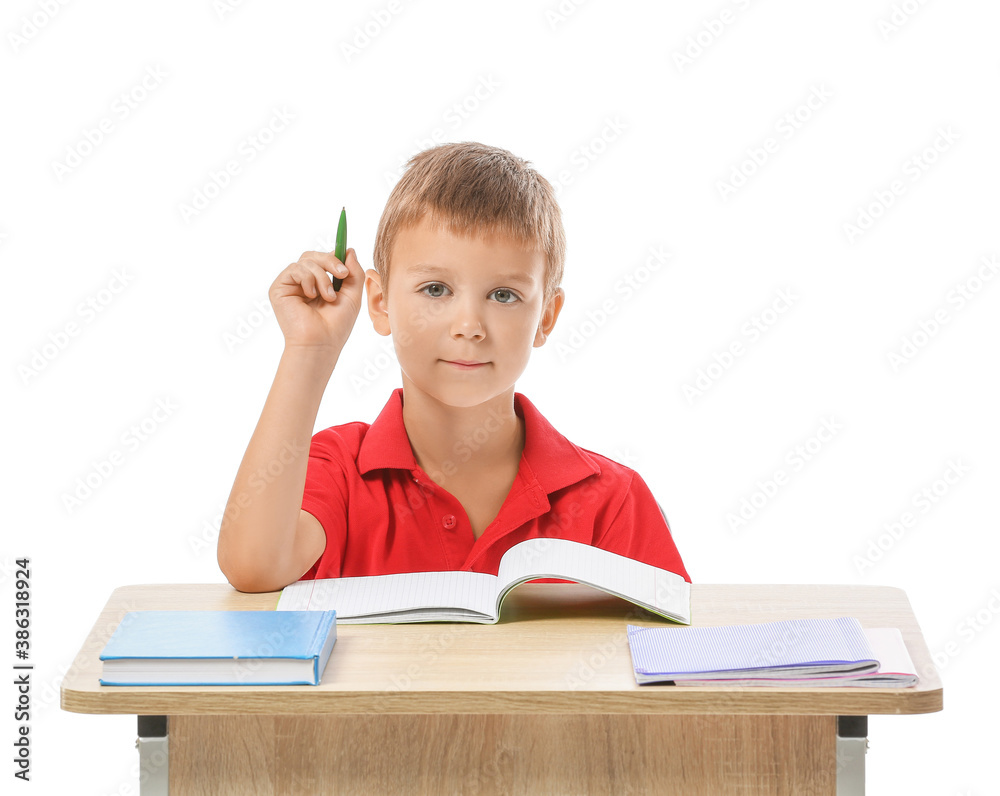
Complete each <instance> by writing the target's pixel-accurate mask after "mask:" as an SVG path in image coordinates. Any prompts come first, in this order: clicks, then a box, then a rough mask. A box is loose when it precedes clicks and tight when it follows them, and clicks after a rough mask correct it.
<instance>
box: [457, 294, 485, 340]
mask: <svg viewBox="0 0 1000 796" xmlns="http://www.w3.org/2000/svg"><path fill="white" fill-rule="evenodd" d="M451 333H452V336H454V337H478V338H482V337H485V336H486V330H485V329H484V328H483V322H482V318H480V316H479V313H478V312H477V311H476V308H475V307H473V306H471V304H470V303H469V302H467V301H460V302H456V306H455V314H454V316H453V317H452V319H451Z"/></svg>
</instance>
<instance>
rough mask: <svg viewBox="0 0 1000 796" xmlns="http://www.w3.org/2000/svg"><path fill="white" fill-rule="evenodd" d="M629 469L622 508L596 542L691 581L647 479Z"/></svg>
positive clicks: (604, 547)
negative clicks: (644, 479) (629, 476)
mask: <svg viewBox="0 0 1000 796" xmlns="http://www.w3.org/2000/svg"><path fill="white" fill-rule="evenodd" d="M631 473H632V478H631V480H630V481H629V485H628V488H627V489H626V490H625V497H624V499H623V500H622V504H621V508H619V510H618V513H617V514H616V515H615V517H614V519H613V520H612V521H611V524H610V525H609V526H608V528H607V530H606V531H605V532H604V533H603V534H602V535H601V537H600V538H599V539H598V541H597V543H596V546H597V547H600V548H601V549H603V550H607V551H609V552H611V553H617V554H618V555H622V556H627V557H629V558H634V559H636V560H638V561H644V562H646V563H647V564H652V565H653V566H654V567H660V568H661V569H666V570H669V571H670V572H675V573H677V574H678V575H680V576H681V577H683V578H684V580H686V581H688V583H690V582H691V578H690V576H689V575H688V573H687V569H686V568H685V567H684V562H683V561H682V560H681V556H680V553H679V552H678V551H677V546H676V545H675V544H674V539H673V535H672V534H671V532H670V527H669V526H668V525H667V518H666V515H665V514H664V513H663V510H662V509H661V508H660V504H659V503H657V501H656V498H655V497H653V493H652V492H651V491H650V489H649V487H648V486H647V485H646V482H645V481H643V480H642V478H641V476H640V475H639V474H638V473H636V472H635V471H631Z"/></svg>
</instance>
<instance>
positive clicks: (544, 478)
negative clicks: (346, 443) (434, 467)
mask: <svg viewBox="0 0 1000 796" xmlns="http://www.w3.org/2000/svg"><path fill="white" fill-rule="evenodd" d="M514 411H515V412H516V413H517V414H518V415H519V416H520V417H523V418H524V451H523V453H522V454H521V456H522V460H523V461H524V462H526V463H527V465H528V468H529V470H530V471H531V473H532V474H533V475H534V477H535V478H536V479H537V481H538V484H539V486H541V488H542V489H543V490H544V491H545V493H546V494H551V493H552V492H555V491H556V490H558V489H562V488H563V487H567V486H569V485H570V484H575V483H577V482H578V481H581V480H583V479H584V478H586V477H587V476H589V475H597V474H600V472H601V468H600V466H599V465H598V463H597V460H596V458H595V457H593V456H591V455H589V454H588V452H587V451H585V450H583V449H582V448H579V447H577V446H576V445H574V444H573V443H572V442H570V441H569V440H568V439H566V437H564V436H563V435H562V434H560V433H559V432H558V431H556V430H555V428H553V427H552V425H551V424H550V423H549V421H548V420H546V419H545V418H544V417H542V414H541V412H539V411H538V409H536V408H535V405H534V404H533V403H531V401H529V400H528V399H527V398H525V397H524V396H523V395H522V394H521V393H519V392H515V393H514ZM383 468H396V469H403V470H411V471H412V470H416V469H418V465H417V461H416V459H415V458H414V457H413V449H412V448H411V447H410V438H409V437H408V436H407V434H406V426H404V425H403V388H402V387H397V388H396V389H395V390H393V391H392V395H391V396H389V400H388V401H387V402H386V404H385V406H384V407H383V408H382V411H381V412H380V413H379V415H378V417H377V418H375V422H374V423H372V424H371V426H369V427H368V431H367V432H366V433H365V438H364V440H362V442H361V448H360V450H359V451H358V469H359V470H360V471H361V474H362V475H365V474H367V473H369V472H371V471H372V470H376V469H383Z"/></svg>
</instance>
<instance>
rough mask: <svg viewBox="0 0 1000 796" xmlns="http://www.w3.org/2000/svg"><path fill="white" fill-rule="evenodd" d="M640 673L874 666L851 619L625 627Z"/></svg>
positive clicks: (860, 631)
mask: <svg viewBox="0 0 1000 796" xmlns="http://www.w3.org/2000/svg"><path fill="white" fill-rule="evenodd" d="M627 632H628V642H629V649H630V651H631V653H632V662H633V665H634V667H635V670H636V672H637V673H639V674H678V675H684V674H699V673H708V672H723V671H746V670H756V671H759V670H767V669H774V668H776V667H787V666H808V667H814V666H819V665H835V664H842V663H846V662H860V661H874V660H875V658H874V657H873V654H872V651H871V648H870V647H869V645H868V642H867V640H866V639H865V635H864V633H863V631H862V629H861V624H860V623H859V622H858V620H857V619H855V618H854V617H849V616H843V617H839V618H837V619H791V620H785V621H780V622H764V623H761V624H755V625H726V626H722V627H683V628H642V627H636V626H635V625H629V626H628V628H627Z"/></svg>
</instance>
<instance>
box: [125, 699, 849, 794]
mask: <svg viewBox="0 0 1000 796" xmlns="http://www.w3.org/2000/svg"><path fill="white" fill-rule="evenodd" d="M867 751H868V717H867V716H837V796H865V753H866V752H867ZM143 796H145V794H143Z"/></svg>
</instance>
